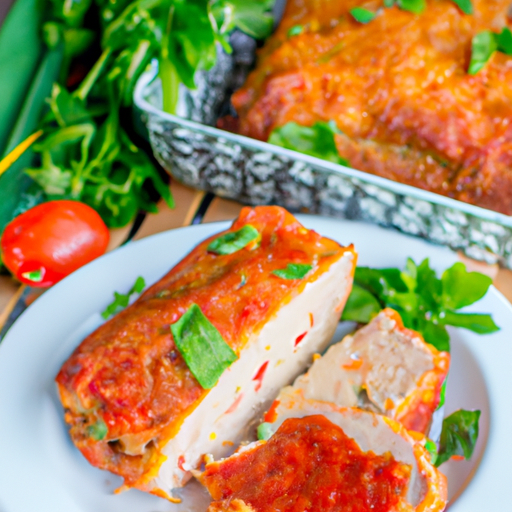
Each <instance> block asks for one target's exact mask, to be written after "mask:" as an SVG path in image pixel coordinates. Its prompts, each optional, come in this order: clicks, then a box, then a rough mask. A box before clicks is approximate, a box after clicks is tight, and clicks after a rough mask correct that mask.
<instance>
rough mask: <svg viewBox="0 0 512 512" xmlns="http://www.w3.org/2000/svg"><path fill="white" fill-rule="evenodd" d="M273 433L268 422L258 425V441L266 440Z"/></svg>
mask: <svg viewBox="0 0 512 512" xmlns="http://www.w3.org/2000/svg"><path fill="white" fill-rule="evenodd" d="M273 434H274V432H273V429H272V425H271V424H270V423H267V422H264V423H260V424H259V425H258V429H257V435H258V440H259V441H267V440H268V439H270V438H271V437H272V435H273Z"/></svg>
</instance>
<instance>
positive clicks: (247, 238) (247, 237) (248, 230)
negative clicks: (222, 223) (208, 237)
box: [208, 224, 261, 254]
mask: <svg viewBox="0 0 512 512" xmlns="http://www.w3.org/2000/svg"><path fill="white" fill-rule="evenodd" d="M260 236H261V235H260V233H259V231H258V230H257V229H256V228H255V227H254V226H251V225H250V224H246V225H245V226H244V227H242V228H240V229H239V230H238V231H230V232H229V233H226V234H224V235H221V236H219V237H218V238H216V239H215V240H213V241H212V242H210V244H209V245H208V251H209V252H214V253H215V254H233V253H234V252H237V251H239V250H241V249H243V248H244V247H246V246H247V245H249V244H250V243H251V242H253V241H255V240H258V239H259V238H260Z"/></svg>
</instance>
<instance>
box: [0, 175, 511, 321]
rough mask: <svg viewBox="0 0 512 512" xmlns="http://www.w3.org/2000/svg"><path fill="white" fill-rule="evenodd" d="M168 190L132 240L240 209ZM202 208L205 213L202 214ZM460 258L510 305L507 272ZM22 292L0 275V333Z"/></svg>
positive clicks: (116, 240) (119, 233) (115, 242)
mask: <svg viewBox="0 0 512 512" xmlns="http://www.w3.org/2000/svg"><path fill="white" fill-rule="evenodd" d="M171 190H172V192H173V195H174V199H175V202H176V207H175V208H174V209H172V210H171V209H169V208H168V207H167V206H166V205H165V203H163V202H161V204H160V205H159V212H158V213H157V214H153V215H147V216H146V218H145V219H144V221H143V223H142V225H141V226H140V228H139V230H138V231H137V233H136V234H135V236H134V237H133V240H138V239H140V238H144V237H146V236H149V235H153V234H155V233H159V232H161V231H166V230H168V229H175V228H179V227H182V226H188V225H190V224H191V223H192V222H194V223H198V222H215V221H220V220H230V219H233V218H234V217H236V216H237V215H238V212H239V211H240V208H241V207H242V205H240V204H239V203H236V202H234V201H228V200H226V199H221V198H218V197H215V198H213V200H212V201H211V202H210V203H209V204H208V198H205V193H203V192H198V191H195V190H192V189H189V188H187V187H184V186H183V185H180V184H179V183H176V182H174V183H173V184H172V185H171ZM205 207H206V211H204V210H205ZM129 232H130V227H126V228H122V229H117V230H112V232H111V241H110V246H109V250H112V249H114V248H116V247H118V246H119V245H120V244H121V243H123V241H124V240H125V239H126V237H127V235H128V233H129ZM461 259H463V261H464V262H465V263H466V265H467V267H468V269H470V270H477V271H479V272H483V273H486V274H488V275H489V276H491V277H492V278H493V281H494V285H495V286H496V288H497V289H498V290H500V291H501V292H502V293H503V294H504V295H505V297H507V299H508V300H509V301H511V302H512V272H511V271H508V270H503V269H500V268H498V266H497V265H485V264H481V263H478V262H474V261H471V260H467V259H465V258H461ZM24 291H25V287H24V286H20V285H19V283H17V282H16V281H15V280H14V279H12V278H11V277H9V276H0V331H1V330H2V326H3V325H4V324H5V322H6V321H7V320H8V319H9V315H10V314H11V312H12V310H13V308H14V307H15V306H16V304H17V303H18V300H19V298H20V297H21V295H22V294H23V292H24ZM37 297H38V293H34V292H31V293H30V294H29V295H28V298H26V302H27V303H30V302H31V301H33V300H37ZM490 313H492V312H490Z"/></svg>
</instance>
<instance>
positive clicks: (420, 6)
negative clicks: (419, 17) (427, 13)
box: [384, 0, 427, 14]
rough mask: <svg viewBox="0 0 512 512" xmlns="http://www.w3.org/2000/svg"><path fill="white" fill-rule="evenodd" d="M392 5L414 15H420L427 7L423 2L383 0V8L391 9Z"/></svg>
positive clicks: (414, 0) (420, 0) (417, 0)
mask: <svg viewBox="0 0 512 512" xmlns="http://www.w3.org/2000/svg"><path fill="white" fill-rule="evenodd" d="M394 5H398V7H400V9H402V10H403V11H409V12H413V13H414V14H421V13H422V12H423V11H424V10H425V8H426V6H427V4H426V2H425V0H384V7H393V6H394Z"/></svg>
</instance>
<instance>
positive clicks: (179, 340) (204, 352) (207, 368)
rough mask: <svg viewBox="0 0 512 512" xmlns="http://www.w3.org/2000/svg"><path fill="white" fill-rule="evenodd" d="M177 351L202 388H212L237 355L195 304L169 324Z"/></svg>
mask: <svg viewBox="0 0 512 512" xmlns="http://www.w3.org/2000/svg"><path fill="white" fill-rule="evenodd" d="M171 332H172V335H173V337H174V343H175V344H176V348H177V349H178V350H179V351H180V353H181V355H182V356H183V359H184V360H185V362H186V363H187V366H188V367H189V369H190V371H191V372H192V375H194V377H195V378H196V379H197V381H198V382H199V384H200V385H201V387H202V388H203V389H211V388H213V386H215V384H217V381H218V380H219V378H220V376H221V375H222V374H223V373H224V370H225V369H226V368H228V367H229V366H230V365H231V363H233V362H234V361H236V359H237V355H236V354H235V352H234V351H233V349H232V348H231V347H230V346H229V345H228V344H227V343H226V342H225V341H224V339H223V338H222V336H221V334H220V332H219V331H218V330H217V328H216V327H215V326H214V325H213V324H212V323H211V322H210V321H209V320H208V318H206V316H205V315H204V313H203V312H202V311H201V308H200V307H199V306H198V305H197V304H192V305H191V306H190V307H189V309H188V310H187V311H186V312H185V313H184V314H183V315H182V316H181V318H180V319H179V320H178V321H177V322H176V323H174V324H172V325H171Z"/></svg>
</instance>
